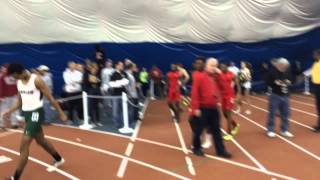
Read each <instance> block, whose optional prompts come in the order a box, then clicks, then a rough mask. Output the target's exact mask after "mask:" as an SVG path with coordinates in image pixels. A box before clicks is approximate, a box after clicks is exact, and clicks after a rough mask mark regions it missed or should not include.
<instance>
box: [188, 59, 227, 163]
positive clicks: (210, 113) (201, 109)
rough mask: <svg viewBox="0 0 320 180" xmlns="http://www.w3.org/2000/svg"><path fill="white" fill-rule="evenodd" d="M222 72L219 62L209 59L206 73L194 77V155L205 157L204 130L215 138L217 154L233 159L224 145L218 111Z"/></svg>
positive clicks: (192, 99) (192, 112) (192, 101)
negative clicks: (203, 147)
mask: <svg viewBox="0 0 320 180" xmlns="http://www.w3.org/2000/svg"><path fill="white" fill-rule="evenodd" d="M220 73H221V71H220V70H219V69H218V61H217V60H216V59H214V58H209V59H208V60H207V62H206V67H205V71H204V72H198V73H197V74H194V76H193V78H194V79H193V84H192V90H191V114H192V116H193V118H192V119H191V121H190V124H191V127H192V130H193V153H194V154H195V155H200V156H203V152H202V148H201V140H200V137H201V134H202V132H203V130H204V128H208V129H209V133H211V134H212V136H213V138H214V144H215V149H216V153H217V155H218V156H220V157H224V158H231V154H230V153H228V152H227V151H226V149H225V146H224V144H223V140H222V136H221V130H220V128H221V127H220V114H219V110H218V105H217V103H218V101H219V96H221V94H222V93H221V92H222V91H223V89H221V87H222V86H221V84H219V83H221V80H220Z"/></svg>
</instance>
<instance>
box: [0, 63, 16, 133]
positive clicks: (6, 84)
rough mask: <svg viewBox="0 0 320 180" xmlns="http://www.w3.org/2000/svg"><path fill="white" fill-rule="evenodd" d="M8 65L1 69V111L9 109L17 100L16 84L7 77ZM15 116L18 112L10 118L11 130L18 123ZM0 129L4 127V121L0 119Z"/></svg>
mask: <svg viewBox="0 0 320 180" xmlns="http://www.w3.org/2000/svg"><path fill="white" fill-rule="evenodd" d="M7 68H8V65H4V66H3V67H2V69H1V71H2V73H1V74H2V75H1V77H0V101H1V102H0V103H1V108H2V109H1V111H3V110H5V109H9V108H10V107H12V106H13V105H14V103H15V102H16V99H17V94H18V90H17V82H16V80H15V79H14V78H13V77H12V76H8V75H7ZM17 115H19V112H18V111H15V112H14V113H12V114H11V116H10V122H11V127H12V128H18V127H19V122H18V119H17ZM0 127H4V120H3V119H2V117H0Z"/></svg>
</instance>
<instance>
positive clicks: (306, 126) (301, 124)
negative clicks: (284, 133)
mask: <svg viewBox="0 0 320 180" xmlns="http://www.w3.org/2000/svg"><path fill="white" fill-rule="evenodd" d="M250 106H251V107H254V108H256V109H259V110H260V111H263V112H266V113H268V112H269V111H267V110H266V109H263V108H260V107H258V106H255V105H253V104H252V103H251V104H250ZM289 121H290V122H292V123H295V124H297V125H299V126H302V127H305V128H308V129H310V130H313V129H314V128H313V127H310V126H308V125H305V124H303V123H300V122H298V121H295V120H293V119H291V118H289Z"/></svg>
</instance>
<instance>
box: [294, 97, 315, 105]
mask: <svg viewBox="0 0 320 180" xmlns="http://www.w3.org/2000/svg"><path fill="white" fill-rule="evenodd" d="M290 101H292V102H296V103H298V104H303V105H306V106H310V107H315V105H314V104H310V103H305V102H301V101H297V100H295V99H292V98H291V99H290Z"/></svg>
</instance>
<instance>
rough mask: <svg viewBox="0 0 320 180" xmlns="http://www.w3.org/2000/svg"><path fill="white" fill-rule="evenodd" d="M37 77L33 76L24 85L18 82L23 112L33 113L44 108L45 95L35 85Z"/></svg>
mask: <svg viewBox="0 0 320 180" xmlns="http://www.w3.org/2000/svg"><path fill="white" fill-rule="evenodd" d="M36 78H37V75H35V74H31V76H30V79H29V81H28V82H27V83H26V84H24V83H23V82H22V81H21V80H18V81H17V87H18V91H19V93H20V96H21V99H22V110H23V111H33V110H36V109H38V108H40V107H42V106H43V94H42V93H41V92H40V90H39V89H38V88H37V87H36V85H35V80H36Z"/></svg>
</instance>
